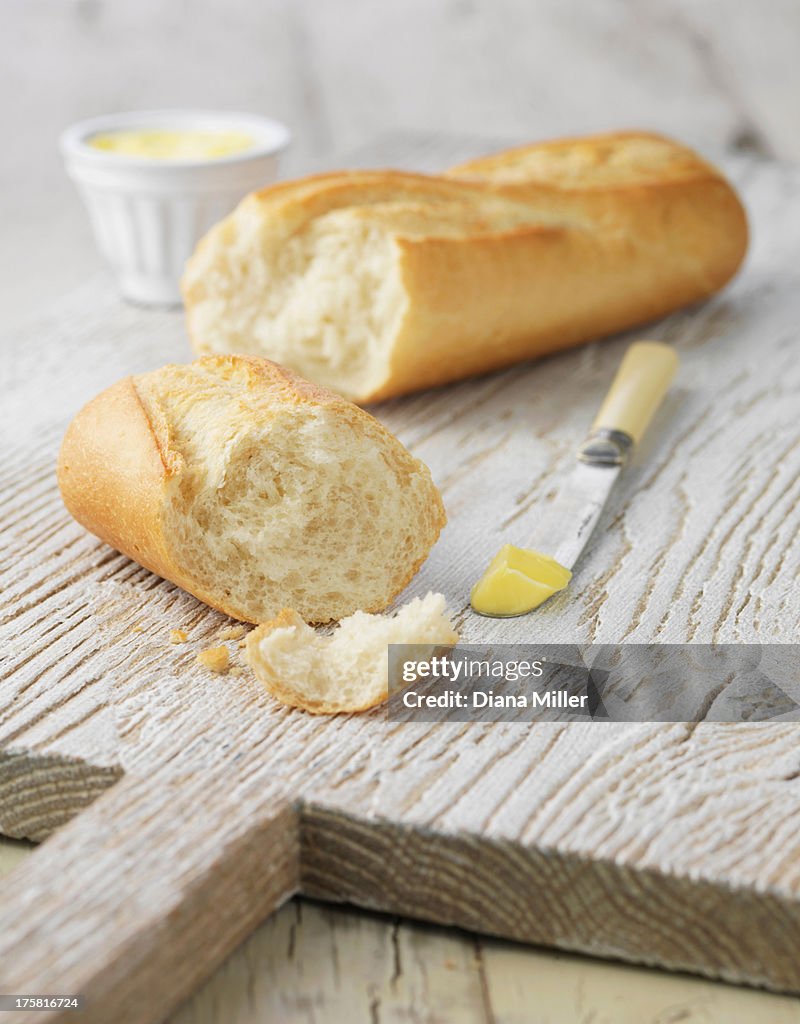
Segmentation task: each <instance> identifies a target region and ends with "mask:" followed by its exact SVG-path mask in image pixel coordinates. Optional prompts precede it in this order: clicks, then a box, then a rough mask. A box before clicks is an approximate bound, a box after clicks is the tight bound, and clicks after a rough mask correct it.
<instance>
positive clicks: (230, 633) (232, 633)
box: [219, 624, 244, 640]
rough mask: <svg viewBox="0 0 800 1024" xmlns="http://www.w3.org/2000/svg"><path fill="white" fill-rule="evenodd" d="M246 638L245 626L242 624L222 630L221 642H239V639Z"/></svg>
mask: <svg viewBox="0 0 800 1024" xmlns="http://www.w3.org/2000/svg"><path fill="white" fill-rule="evenodd" d="M241 636H244V626H242V625H241V624H239V625H237V626H226V627H225V628H224V629H222V630H220V634H219V638H220V640H238V639H239V637H241Z"/></svg>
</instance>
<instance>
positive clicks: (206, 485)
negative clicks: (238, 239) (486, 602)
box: [58, 356, 445, 622]
mask: <svg viewBox="0 0 800 1024" xmlns="http://www.w3.org/2000/svg"><path fill="white" fill-rule="evenodd" d="M58 481H59V486H60V488H61V493H62V495H63V498H64V502H65V504H66V506H67V508H68V509H69V511H70V512H71V513H72V515H73V516H74V517H75V518H76V519H77V520H78V521H79V522H80V523H82V524H83V525H84V526H85V527H86V528H87V529H88V530H91V532H92V533H94V534H96V535H97V536H98V537H100V538H102V539H103V540H104V541H106V542H107V543H108V544H111V545H112V546H113V547H115V548H117V549H118V550H119V551H123V552H124V553H125V554H126V555H129V556H130V557H131V558H133V559H135V560H136V561H137V562H139V563H140V564H141V565H144V566H146V567H147V568H148V569H150V570H152V571H153V572H155V573H158V575H159V576H163V577H164V578H165V579H168V580H172V581H173V582H174V583H177V584H178V585H179V586H181V587H183V588H184V589H185V590H188V591H189V592H190V593H192V594H194V595H195V596H196V597H199V598H200V600H201V601H205V602H206V604H209V605H211V606H212V607H214V608H218V609H219V610H220V611H223V612H225V613H227V614H228V615H232V616H233V617H234V618H237V619H243V620H246V621H249V622H263V621H264V620H265V619H269V618H272V617H273V616H275V615H277V614H278V612H279V611H280V610H281V609H282V608H285V607H287V606H291V607H293V608H295V609H296V610H297V612H298V613H299V614H300V615H301V616H302V618H303V619H305V620H307V621H309V622H327V621H329V620H331V619H339V618H342V616H345V615H350V614H351V613H352V612H354V611H356V610H357V609H366V610H368V611H379V610H380V609H382V608H385V607H386V605H387V604H388V603H389V602H390V601H391V599H392V598H393V597H394V595H395V594H397V593H398V592H399V591H400V590H402V589H403V587H404V586H405V585H406V584H407V583H408V581H409V580H410V579H411V578H412V576H413V575H414V574H415V573H416V571H417V569H418V568H419V566H420V565H421V564H422V562H423V561H424V560H425V558H426V557H427V555H428V552H429V551H430V549H431V547H432V546H433V544H434V542H435V541H436V538H437V536H438V535H439V531H440V529H441V527H442V526H443V525H444V522H445V515H444V508H443V505H442V500H441V497H440V495H439V492H438V490H437V489H436V486H435V485H434V483H433V481H432V480H431V477H430V473H429V472H428V469H427V467H426V466H424V465H423V464H422V463H421V462H419V461H418V460H417V459H415V458H413V457H412V456H411V455H410V454H409V453H408V452H407V451H406V449H405V448H404V447H403V446H402V444H401V443H400V442H399V441H398V440H397V438H395V437H394V436H393V435H392V434H391V433H390V432H389V431H388V430H387V429H386V428H385V427H383V426H382V425H381V424H380V423H378V421H377V420H375V419H374V418H373V417H372V416H370V415H368V414H367V413H365V412H364V411H363V410H361V409H359V408H358V407H357V406H354V405H352V404H351V403H350V402H347V401H345V400H344V399H343V398H340V397H339V396H338V395H334V394H332V393H331V392H329V391H326V390H324V389H322V388H319V387H317V386H316V385H313V384H309V383H307V382H306V381H304V380H302V379H301V378H299V377H297V376H296V375H295V374H294V373H292V372H291V371H288V370H284V369H283V368H282V367H279V366H276V365H275V364H274V363H270V362H268V361H267V360H264V359H253V358H241V357H238V356H212V357H208V358H205V359H200V360H198V361H197V362H195V363H192V364H190V365H188V366H165V367H163V368H162V369H160V370H155V371H153V372H152V373H145V374H143V375H141V376H138V377H128V378H126V379H125V380H122V381H120V382H119V383H117V384H115V385H113V387H110V388H108V390H107V391H104V392H103V393H102V394H100V395H98V397H97V398H95V399H94V400H93V401H91V402H90V403H89V404H88V405H87V406H86V407H85V408H84V409H83V410H82V411H81V412H80V413H79V414H78V416H77V417H76V418H75V420H74V421H73V422H72V424H71V425H70V427H69V429H68V430H67V434H66V436H65V438H64V442H63V444H62V447H61V454H60V456H59V465H58Z"/></svg>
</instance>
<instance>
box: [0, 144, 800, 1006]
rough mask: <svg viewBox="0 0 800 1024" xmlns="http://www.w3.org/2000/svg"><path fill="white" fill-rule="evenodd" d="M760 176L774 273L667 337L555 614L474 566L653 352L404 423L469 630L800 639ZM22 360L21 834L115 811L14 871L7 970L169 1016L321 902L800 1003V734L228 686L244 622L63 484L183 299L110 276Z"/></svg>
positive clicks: (794, 305) (561, 368) (7, 430)
mask: <svg viewBox="0 0 800 1024" xmlns="http://www.w3.org/2000/svg"><path fill="white" fill-rule="evenodd" d="M449 155H450V154H446V155H445V157H444V158H443V159H442V161H441V162H442V163H445V162H446V158H447V156H449ZM455 155H456V154H453V156H455ZM459 155H466V154H459ZM732 171H733V173H734V176H735V177H736V179H737V180H738V182H739V184H740V185H741V186H742V188H743V189H744V193H745V199H746V201H747V203H748V206H749V208H750V212H751V216H752V219H753V224H754V244H753V249H752V254H751V258H750V260H749V262H748V266H747V268H746V270H745V272H744V273H743V274H742V276H741V278H740V279H739V280H738V281H737V283H736V284H735V285H734V286H733V287H732V288H731V289H729V290H728V291H727V292H726V293H724V294H723V295H721V296H719V297H718V298H717V299H715V300H713V301H712V302H711V303H709V304H707V305H705V306H703V307H701V308H699V309H696V310H694V311H691V312H690V313H688V314H681V315H676V316H674V317H671V318H669V319H668V320H666V321H664V322H663V323H661V324H659V325H657V326H655V327H654V328H653V329H652V330H650V331H649V332H648V334H649V335H650V336H652V337H665V338H669V339H670V340H672V341H674V342H675V344H676V345H677V346H678V348H679V350H680V352H681V356H682V360H683V371H682V377H681V379H680V381H679V385H678V388H677V389H676V391H675V394H674V395H673V397H672V399H671V401H670V402H669V403H668V404H667V405H666V406H665V408H664V409H663V411H662V413H661V415H660V416H659V420H658V422H657V424H655V425H654V428H653V431H652V433H651V435H650V440H649V442H648V443H647V444H646V446H645V447H643V449H642V450H641V451H640V452H639V453H638V455H637V458H636V460H635V462H634V464H633V465H631V467H630V468H629V469H628V470H627V471H626V473H625V476H624V478H623V480H622V483H621V486H620V489H619V492H618V493H617V494H616V495H615V497H614V499H613V505H612V507H611V508H610V509H609V513H608V516H607V518H606V521H605V523H604V524H603V527H602V528H601V530H600V531H599V532H598V535H597V537H596V538H595V539H594V541H593V543H592V545H591V548H590V550H589V552H588V553H587V556H586V557H585V558H584V560H583V561H582V563H581V568H580V571H579V573H578V574H577V576H576V579H575V580H574V583H573V586H572V587H571V589H570V591H569V593H568V594H567V595H562V596H561V597H560V598H559V599H557V600H554V601H552V602H550V603H549V604H548V605H547V606H545V607H544V608H543V609H542V610H541V611H540V612H539V613H537V615H536V616H534V617H531V618H529V619H525V620H518V621H516V622H515V623H513V624H510V623H505V624H499V623H488V622H487V621H486V620H477V619H474V618H473V617H472V616H471V615H470V614H469V613H468V612H467V611H466V597H467V592H468V589H469V583H470V582H471V580H472V579H473V578H474V576H475V574H476V573H477V572H478V571H479V569H480V568H481V567H482V564H483V562H484V560H485V558H486V556H487V554H488V553H491V552H492V551H493V550H494V547H495V546H496V544H497V542H498V541H499V539H500V536H501V535H502V537H503V539H510V540H512V541H518V542H528V541H531V540H535V526H536V521H537V516H538V515H539V511H540V508H541V503H542V502H543V501H547V500H557V493H558V486H559V481H560V479H561V478H562V474H563V471H564V470H565V469H566V468H567V467H568V465H569V463H570V460H571V457H572V451H573V449H574V446H575V444H576V442H577V441H578V440H580V439H581V437H582V436H583V433H584V432H585V429H586V427H587V425H588V423H589V421H590V420H591V418H592V415H593V413H594V411H595V408H596V406H597V404H598V402H599V400H600V398H601V397H602V395H603V393H604V390H605V388H606V386H607V384H608V382H609V380H610V378H611V376H612V375H613V371H614V368H615V366H616V364H617V362H618V360H619V358H620V356H621V353H622V351H623V350H624V347H625V345H626V344H627V341H628V340H629V339H617V340H613V341H609V342H604V343H602V344H600V345H594V346H591V347H588V348H586V349H583V350H580V351H577V352H573V353H568V354H565V355H562V356H559V357H557V358H554V359H550V360H546V361H543V362H541V363H539V364H537V365H535V366H530V367H524V368H517V369H515V370H511V371H506V372H504V373H502V374H499V375H494V376H492V377H488V378H484V379H482V380H478V381H471V382H465V383H463V384H460V385H457V386H456V387H453V388H450V389H446V390H442V391H439V392H435V393H429V394H427V395H422V396H417V397H413V398H411V399H406V400H402V401H397V402H392V403H388V404H386V405H383V406H381V407H379V408H377V409H376V410H375V412H376V414H377V415H379V416H380V417H381V418H382V419H383V420H384V421H385V422H387V423H388V424H389V425H390V426H391V427H392V428H393V429H395V430H396V431H397V432H398V434H399V435H400V436H401V438H402V439H403V440H404V441H405V442H406V443H407V444H408V445H409V446H410V447H411V448H412V449H413V450H414V451H415V452H416V453H417V454H418V455H420V456H421V457H422V458H423V459H425V460H426V461H427V462H428V464H429V465H430V466H431V469H432V471H433V473H434V476H435V478H436V479H437V482H438V483H439V484H440V486H441V487H442V490H443V493H444V497H445V501H446V503H447V506H448V512H449V515H450V525H449V526H448V528H447V530H446V532H445V534H444V536H443V538H442V540H441V542H440V543H439V545H438V546H437V548H436V550H435V551H434V553H433V554H432V556H431V558H430V560H429V561H428V563H427V564H426V566H425V567H424V569H423V570H422V572H421V573H420V576H419V577H418V579H417V580H416V581H415V582H414V584H412V586H411V587H410V588H409V591H408V595H410V594H414V593H420V592H424V591H425V590H427V589H430V588H435V589H442V590H444V592H445V593H446V595H447V597H448V599H449V601H450V603H451V606H453V607H455V608H456V609H457V610H458V612H459V619H460V621H461V623H462V626H463V632H464V637H465V639H478V638H480V639H499V638H500V637H501V635H502V637H503V638H508V639H523V638H524V639H535V640H542V641H544V640H565V641H574V640H576V639H597V640H602V641H608V642H613V641H618V640H620V639H622V638H624V639H630V640H638V641H649V640H662V641H671V640H672V641H681V640H685V639H687V638H689V639H693V640H697V641H700V640H706V641H707V640H712V639H717V640H741V641H745V640H760V641H764V642H766V641H779V642H789V641H793V640H796V627H797V623H798V620H799V619H800V614H799V613H800V603H799V601H800V599H799V597H798V588H797V581H798V566H800V547H799V546H798V524H799V523H800V510H799V509H798V496H799V494H800V474H799V473H798V469H800V438H799V437H798V416H797V413H798V408H800V365H799V361H798V359H797V334H798V326H797V325H798V323H800V292H799V291H798V288H797V285H798V280H797V278H798V271H797V267H798V255H800V253H799V252H798V250H800V207H799V206H798V204H797V197H798V194H800V173H798V172H797V171H796V170H792V169H790V168H782V167H780V166H777V165H774V164H769V163H763V162H757V161H746V162H738V163H736V164H734V165H733V166H732ZM6 351H7V353H8V356H7V358H6V361H5V362H4V374H5V375H6V377H7V379H6V387H5V388H4V402H3V410H2V415H3V419H2V428H3V437H4V439H5V440H6V460H5V463H4V466H3V467H2V495H1V496H0V500H1V501H2V503H3V504H2V515H3V526H4V532H3V538H2V544H3V548H2V552H3V553H2V566H3V571H2V579H1V580H0V585H1V586H2V594H3V602H4V607H3V613H2V619H0V629H2V633H0V652H1V653H2V658H3V669H2V671H3V683H2V686H3V691H2V692H3V697H4V699H3V710H2V712H0V743H2V750H0V829H2V830H3V831H5V832H7V833H9V834H12V835H27V836H31V837H33V838H42V837H44V836H45V835H47V834H48V833H50V832H51V831H53V830H54V829H55V828H56V827H57V826H58V825H60V824H61V823H63V822H64V821H66V820H67V819H68V818H70V817H71V816H72V815H74V814H75V813H76V812H77V811H79V810H81V809H82V808H84V807H85V806H86V805H87V804H91V806H90V807H88V809H86V810H83V812H82V813H81V814H79V815H78V816H77V818H76V819H75V821H74V822H72V823H71V824H69V825H67V826H66V827H65V828H64V829H62V830H61V831H60V832H59V834H58V835H57V836H55V837H54V838H53V839H52V840H50V841H49V842H48V843H46V844H45V845H44V846H43V847H42V849H41V850H39V851H38V852H37V853H36V854H35V855H33V856H32V857H31V858H30V859H29V862H28V863H27V864H26V865H25V866H24V867H23V868H22V869H21V870H20V872H19V873H17V874H16V875H15V877H14V881H13V885H12V883H6V884H5V885H4V887H3V888H2V889H0V989H2V988H4V987H5V988H7V987H8V980H7V978H6V974H8V975H9V976H11V977H13V979H14V982H15V987H22V988H24V987H25V986H26V985H27V986H32V987H33V989H34V990H38V991H44V990H45V989H48V990H52V991H55V990H62V991H69V990H80V991H83V992H84V993H86V994H87V998H89V999H90V1009H89V1011H87V1016H86V1017H85V1019H87V1020H88V1019H91V1020H98V1021H105V1020H109V1019H114V1020H115V1021H117V1020H119V1021H128V1020H130V1021H147V1020H156V1019H159V1018H160V1017H163V1015H164V1014H165V1013H166V1012H167V1011H168V1010H169V1009H170V1008H171V1007H172V1006H174V1005H175V1004H176V1002H177V1001H178V1000H179V999H180V998H182V997H183V996H185V995H186V994H188V993H189V992H190V991H191V990H192V989H193V987H194V986H195V985H196V984H197V983H198V982H199V981H200V980H201V979H202V978H203V977H205V976H206V975H207V974H208V973H209V972H210V970H211V969H212V968H213V967H214V966H215V965H216V964H217V963H219V962H220V961H221V959H222V958H223V957H224V956H225V954H226V953H227V952H228V951H229V950H230V949H231V948H232V947H233V946H234V945H235V944H236V943H237V942H238V941H240V940H241V939H242V938H243V937H244V935H246V934H247V932H248V931H249V930H250V929H252V928H253V927H254V926H255V924H257V923H258V921H259V920H261V919H263V917H264V916H265V915H266V914H268V913H269V911H270V909H272V907H274V906H276V905H277V904H278V903H279V902H280V901H281V900H282V899H283V898H285V896H286V895H287V894H288V893H290V892H292V891H296V890H297V889H300V890H302V891H304V892H307V893H309V894H312V895H318V896H323V897H324V898H327V899H337V900H338V899H347V900H352V901H353V902H356V903H360V904H362V905H366V906H374V907H379V908H381V909H388V910H393V911H398V912H402V913H404V914H408V915H413V916H421V917H425V918H428V919H431V920H438V921H443V922H453V923H457V924H461V925H464V926H467V927H471V928H476V929H478V930H483V931H487V932H493V933H496V934H501V935H507V936H511V937H516V938H520V939H523V940H528V941H536V942H542V943H546V944H550V945H555V946H559V947H561V948H567V949H581V950H586V951H589V952H594V953H597V954H600V955H604V956H613V957H620V958H624V959H629V960H635V961H639V962H643V963H658V964H662V965H664V966H668V967H677V968H685V969H689V970H694V971H698V972H701V973H706V974H709V975H711V976H718V977H725V978H730V979H733V980H741V981H747V982H751V983H753V984H763V985H766V986H769V987H773V988H776V989H790V990H800V967H798V957H797V955H796V951H797V949H798V948H800V899H799V898H798V897H799V896H800V893H799V892H798V889H800V856H799V855H800V837H798V827H797V826H798V822H800V755H798V752H797V738H798V732H797V727H796V726H794V725H791V724H782V725H778V724H769V725H762V726H710V725H709V726H699V727H696V728H692V727H691V726H683V725H675V726H628V727H622V726H604V727H600V726H565V725H539V726H536V727H535V728H532V729H526V728H524V727H521V726H518V725H505V726H500V725H493V726H485V725H484V726H481V725H463V724H462V725H447V726H437V727H427V726H422V725H390V724H388V723H386V722H385V721H384V720H383V716H382V714H381V713H380V712H379V711H377V712H374V713H371V714H368V715H363V716H358V717H354V718H349V719H347V718H344V719H335V720H319V719H313V718H310V717H308V716H305V715H303V714H300V713H297V712H293V711H289V710H287V709H283V708H279V707H277V706H276V705H275V704H274V703H273V702H272V701H271V700H270V699H269V698H268V697H267V696H266V695H264V694H263V693H261V692H260V690H259V689H258V687H257V686H256V684H255V683H254V682H253V680H252V678H251V677H250V676H249V675H247V674H246V673H245V674H242V675H241V676H228V677H224V678H219V677H210V676H208V675H207V674H204V673H203V672H202V671H201V670H199V669H198V668H197V667H196V666H195V665H194V655H195V653H196V651H197V649H199V648H200V647H202V646H204V645H206V646H207V645H208V644H209V643H210V642H212V641H213V640H214V638H215V637H217V636H218V633H219V630H220V629H221V628H222V627H224V626H225V625H226V624H227V620H225V619H224V618H223V617H222V616H220V615H218V614H216V613H214V612H211V611H209V610H208V609H206V608H204V607H203V606H201V605H200V604H198V602H196V601H195V600H194V599H192V598H190V597H188V596H187V595H185V594H182V593H181V592H180V591H178V590H177V589H176V588H174V587H172V586H171V585H169V584H166V583H164V582H162V581H159V580H157V579H156V578H155V577H153V576H152V575H150V574H149V573H147V572H145V571H144V570H142V569H139V568H138V567H136V566H135V565H133V563H131V562H129V561H128V560H127V559H125V558H124V557H122V556H119V555H116V554H115V553H113V552H111V551H110V550H109V549H107V548H105V547H103V545H101V544H100V543H99V542H97V541H96V540H94V539H93V538H91V537H89V536H87V535H86V534H85V533H84V532H83V531H82V530H81V529H80V528H79V527H78V526H77V525H76V524H74V523H72V522H71V521H70V520H69V518H68V517H67V515H66V513H65V512H64V511H63V509H62V508H61V506H60V503H59V502H58V498H57V493H56V490H55V483H54V478H53V464H54V459H55V453H56V449H57V444H58V440H59V437H60V434H61V432H62V430H63V427H64V425H65V423H66V421H67V419H68V418H69V416H70V415H71V414H72V413H73V412H74V411H75V410H76V409H77V407H78V406H79V405H80V404H81V402H82V401H84V400H85V399H86V398H88V397H90V396H91V395H92V394H94V393H95V392H96V391H97V390H99V389H100V388H101V387H103V386H105V385H106V384H108V383H111V382H112V381H113V380H115V379H116V378H117V377H119V376H121V375H123V374H125V373H127V372H136V371H138V370H142V369H146V368H149V367H152V366H155V365H158V364H159V363H161V362H164V361H168V360H169V359H185V358H187V355H188V352H187V348H186V342H185V340H184V335H183V331H182V325H181V318H180V316H179V315H178V314H174V313H173V314H170V313H164V314H153V313H145V312H142V311H138V310H135V309H132V308H128V307H123V306H122V305H121V304H120V303H119V302H118V301H117V300H116V298H115V297H114V296H113V295H112V294H110V293H109V292H108V290H107V286H105V284H104V283H103V282H93V283H90V284H88V285H87V286H86V288H85V289H84V290H83V291H82V292H80V293H78V294H76V295H75V296H73V298H72V299H71V300H70V301H69V302H67V303H65V304H64V305H63V306H62V307H61V308H60V309H58V310H56V311H54V312H51V313H48V314H45V315H44V316H43V317H42V318H41V320H40V321H39V322H38V323H37V324H36V325H35V326H33V327H32V328H31V329H30V330H29V331H27V332H26V333H24V334H19V335H18V336H16V337H15V338H14V339H11V340H10V341H9V342H8V343H7V349H6ZM408 595H406V596H408ZM175 627H182V628H185V629H187V631H188V632H189V634H190V643H189V644H187V645H185V646H184V645H181V646H173V645H171V644H170V643H169V631H170V629H172V628H175ZM500 630H502V633H501V632H499V631H500ZM231 649H232V652H234V651H235V645H234V644H231ZM123 775H124V776H125V777H124V778H122V779H121V781H119V782H118V784H117V785H115V786H113V788H111V789H110V791H109V792H107V793H105V795H103V796H102V797H101V798H100V799H97V800H95V798H96V797H97V795H98V794H99V793H100V792H102V791H103V790H104V789H105V788H107V787H109V786H111V785H112V783H113V782H114V781H115V780H117V779H120V777H121V776H123ZM93 801H94V802H93ZM154 844H158V849H159V850H160V851H161V853H160V855H159V857H158V858H157V859H156V858H154V857H153V853H152V850H153V847H154ZM87 864H91V865H92V870H91V871H87ZM112 923H113V928H112V927H111V924H112ZM209 936H212V937H213V941H209ZM26 1019H27V1020H29V1021H30V1020H32V1019H33V1018H32V1017H31V1016H28V1017H26ZM54 1019H55V1018H54Z"/></svg>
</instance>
